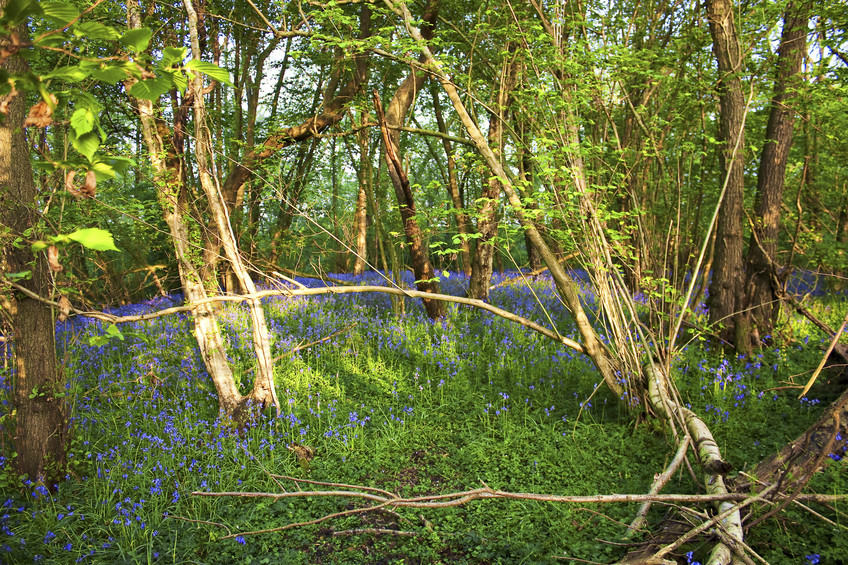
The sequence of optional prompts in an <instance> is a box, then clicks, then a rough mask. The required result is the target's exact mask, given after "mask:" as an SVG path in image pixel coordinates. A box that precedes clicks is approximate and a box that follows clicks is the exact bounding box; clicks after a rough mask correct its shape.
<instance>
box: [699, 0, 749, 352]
mask: <svg viewBox="0 0 848 565" xmlns="http://www.w3.org/2000/svg"><path fill="white" fill-rule="evenodd" d="M707 18H708V20H709V24H710V35H711V36H712V38H713V52H714V54H715V57H716V60H717V61H718V73H719V79H718V84H717V85H716V90H717V91H718V94H719V135H718V140H719V142H720V143H722V148H721V171H722V175H723V177H724V188H723V189H722V195H723V196H722V197H720V202H721V204H720V206H721V210H720V213H719V216H718V224H717V226H716V246H715V259H714V261H713V277H712V282H711V283H710V298H709V308H710V323H711V324H716V325H719V326H720V328H721V329H720V330H719V335H720V336H721V337H722V338H723V339H724V340H725V341H728V342H730V343H736V344H737V345H738V346H741V345H742V342H743V338H739V339H737V337H738V336H739V335H742V333H743V332H744V325H743V324H741V323H738V322H740V320H741V318H740V313H741V297H742V295H743V283H744V264H743V255H742V253H743V244H744V241H743V226H742V218H743V215H744V214H743V204H744V197H745V160H744V150H745V130H744V124H745V97H744V96H743V94H742V80H741V78H740V76H739V73H740V72H741V71H742V50H741V47H740V44H739V34H738V32H737V29H736V25H737V24H736V22H735V18H734V7H733V3H732V2H731V1H730V0H708V1H707ZM737 330H738V332H737Z"/></svg>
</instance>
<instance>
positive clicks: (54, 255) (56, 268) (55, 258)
mask: <svg viewBox="0 0 848 565" xmlns="http://www.w3.org/2000/svg"><path fill="white" fill-rule="evenodd" d="M47 263H48V264H49V265H50V270H51V271H53V272H54V273H59V272H61V271H62V270H63V269H64V267H62V264H61V263H59V248H58V247H56V246H55V245H51V246H50V247H48V248H47Z"/></svg>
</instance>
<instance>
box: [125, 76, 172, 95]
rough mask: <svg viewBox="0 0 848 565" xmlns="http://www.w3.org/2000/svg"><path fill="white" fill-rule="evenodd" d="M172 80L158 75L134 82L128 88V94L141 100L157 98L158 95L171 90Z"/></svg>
mask: <svg viewBox="0 0 848 565" xmlns="http://www.w3.org/2000/svg"><path fill="white" fill-rule="evenodd" d="M171 86H172V81H171V80H169V79H168V77H164V76H158V77H156V78H149V79H147V80H142V81H139V82H137V83H135V84H134V85H133V86H132V88H130V94H132V95H133V96H135V97H136V98H141V99H142V100H158V99H159V97H160V96H162V95H163V94H165V93H166V92H168V91H169V90H171Z"/></svg>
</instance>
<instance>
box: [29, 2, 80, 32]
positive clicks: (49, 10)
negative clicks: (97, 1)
mask: <svg viewBox="0 0 848 565" xmlns="http://www.w3.org/2000/svg"><path fill="white" fill-rule="evenodd" d="M38 7H39V8H40V11H41V15H42V16H44V17H45V18H46V19H47V20H48V21H50V23H52V24H54V25H56V26H61V27H64V26H66V25H68V24H69V23H71V22H72V21H74V20H75V19H77V18H78V17H79V16H80V13H79V10H77V9H76V8H75V7H74V6H73V5H72V4H68V3H67V2H39V3H38Z"/></svg>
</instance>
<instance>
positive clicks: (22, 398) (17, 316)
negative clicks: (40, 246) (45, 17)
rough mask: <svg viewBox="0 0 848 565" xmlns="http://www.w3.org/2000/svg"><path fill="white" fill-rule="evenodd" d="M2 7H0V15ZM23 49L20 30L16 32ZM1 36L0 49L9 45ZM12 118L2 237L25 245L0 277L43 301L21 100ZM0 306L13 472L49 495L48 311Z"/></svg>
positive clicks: (58, 445)
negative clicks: (33, 247) (17, 278)
mask: <svg viewBox="0 0 848 565" xmlns="http://www.w3.org/2000/svg"><path fill="white" fill-rule="evenodd" d="M6 4H7V1H6V0H0V11H2V9H4V8H5V6H6ZM15 31H16V33H17V36H18V38H20V40H21V41H23V42H24V43H25V42H26V41H27V39H28V32H27V29H26V27H25V26H20V27H19V28H17V30H15ZM8 37H9V36H7V35H0V48H2V47H4V44H5V43H7V42H8ZM0 68H2V69H3V70H4V71H6V72H9V73H11V74H16V75H20V74H23V73H25V72H26V71H27V68H28V66H27V63H26V62H25V61H24V59H23V58H21V57H20V56H18V55H11V56H9V57H5V58H2V59H0ZM8 110H9V113H8V114H7V115H6V116H4V117H3V118H2V119H0V147H2V148H3V149H2V150H0V228H2V230H0V231H6V230H8V231H9V233H8V234H7V235H9V236H10V239H11V240H14V238H16V237H23V238H24V242H23V243H13V242H12V241H10V240H6V241H7V242H4V245H3V247H2V256H0V271H2V272H4V273H20V272H23V271H27V270H30V271H31V272H32V274H31V276H30V277H29V279H28V280H24V281H22V282H21V284H22V285H24V286H25V287H27V288H28V289H29V290H32V291H33V292H35V293H37V294H38V295H40V296H48V295H49V294H50V287H51V284H50V272H49V269H48V266H47V261H46V259H45V257H44V253H38V254H37V255H36V256H35V257H33V254H32V252H31V251H30V249H29V244H28V243H27V242H28V241H29V240H32V239H37V238H38V235H37V232H36V233H33V234H31V235H29V236H27V235H25V232H26V230H31V229H36V230H37V228H38V212H37V209H38V194H37V190H36V186H35V182H34V178H33V170H32V165H31V164H30V155H29V146H28V144H27V140H26V136H25V135H24V130H23V124H24V117H25V116H26V112H27V104H26V96H24V95H23V94H18V95H17V96H14V95H13V98H12V100H11V102H9V106H8ZM0 305H2V309H3V310H5V311H6V312H7V313H8V314H9V315H10V316H11V323H12V329H13V331H14V335H13V336H11V337H12V339H13V341H14V352H15V356H14V359H15V370H14V373H13V375H14V382H13V403H14V407H15V419H14V422H15V435H14V446H15V451H16V452H17V454H18V455H17V457H15V459H14V463H13V464H14V468H15V472H16V473H17V474H19V475H26V476H27V478H28V479H29V480H31V481H33V482H34V483H41V484H44V485H47V486H48V487H49V488H52V485H53V484H54V482H55V481H57V480H59V479H60V478H61V477H62V476H63V475H64V472H63V469H64V465H65V444H66V440H67V437H68V422H67V418H66V413H65V406H64V402H63V401H62V399H61V396H60V397H57V393H60V392H61V393H64V387H63V386H62V385H63V383H62V373H61V370H60V369H59V368H58V367H57V363H56V340H55V335H54V332H55V320H54V318H53V312H52V311H51V309H50V307H49V306H47V305H46V304H43V303H41V302H39V301H37V300H33V299H31V298H28V297H26V296H21V295H17V294H12V295H11V296H9V295H6V294H5V292H4V295H3V296H0Z"/></svg>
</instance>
